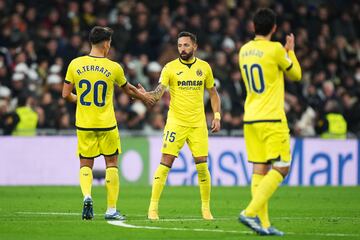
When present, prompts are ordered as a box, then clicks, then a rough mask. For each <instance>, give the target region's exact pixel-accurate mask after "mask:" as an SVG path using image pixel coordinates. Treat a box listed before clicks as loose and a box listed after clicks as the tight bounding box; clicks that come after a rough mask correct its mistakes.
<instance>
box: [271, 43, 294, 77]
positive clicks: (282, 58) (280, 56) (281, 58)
mask: <svg viewBox="0 0 360 240" xmlns="http://www.w3.org/2000/svg"><path fill="white" fill-rule="evenodd" d="M275 58H276V60H277V63H278V65H279V67H280V68H281V69H282V70H283V71H287V70H289V69H290V68H291V67H292V65H293V62H292V61H291V59H290V58H289V56H288V54H287V52H286V50H285V48H284V47H283V46H281V44H280V43H279V44H278V45H277V46H276V56H275Z"/></svg>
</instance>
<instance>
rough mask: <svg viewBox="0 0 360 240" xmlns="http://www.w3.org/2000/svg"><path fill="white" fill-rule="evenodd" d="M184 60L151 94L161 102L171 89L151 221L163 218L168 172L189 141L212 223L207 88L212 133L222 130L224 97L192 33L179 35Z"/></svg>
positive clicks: (205, 209)
mask: <svg viewBox="0 0 360 240" xmlns="http://www.w3.org/2000/svg"><path fill="white" fill-rule="evenodd" d="M177 44H178V46H177V47H178V51H179V55H180V57H179V58H178V59H175V60H173V61H171V62H169V63H167V64H166V65H165V67H164V68H163V70H162V72H161V76H160V80H159V85H158V86H157V88H156V89H155V90H154V91H153V92H150V93H151V94H153V96H154V97H155V99H156V100H159V99H160V98H161V96H162V95H163V93H164V91H165V90H166V89H167V88H169V89H170V98H171V99H170V108H169V112H168V117H167V122H166V126H165V129H164V135H163V146H162V157H161V162H160V165H159V167H158V168H157V170H156V172H155V174H154V180H153V186H152V193H151V202H150V206H149V211H148V218H149V219H151V220H157V219H159V215H158V205H159V200H160V195H161V192H162V190H163V188H164V185H165V182H166V178H167V176H168V172H169V170H170V168H171V166H172V164H173V162H174V160H175V158H176V157H177V156H178V155H179V152H180V150H181V148H182V147H183V146H184V144H185V142H186V143H187V144H188V146H189V148H190V150H191V152H192V155H193V157H194V160H195V164H196V170H197V172H198V181H199V186H200V196H201V203H202V204H201V210H202V217H203V219H205V220H212V219H213V216H212V214H211V212H210V190H211V178H210V173H209V169H208V164H207V156H208V130H207V126H206V120H205V111H204V89H206V90H207V91H208V92H209V94H210V101H211V106H212V110H213V112H214V119H213V120H212V126H211V131H212V132H217V131H219V130H220V98H219V95H218V93H217V91H216V88H215V84H214V77H213V74H212V70H211V68H210V66H209V64H208V63H207V62H205V61H203V60H201V59H199V58H197V57H195V56H194V53H195V51H196V49H197V43H196V36H195V35H194V34H192V33H189V32H181V33H179V35H178V42H177Z"/></svg>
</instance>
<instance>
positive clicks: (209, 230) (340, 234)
mask: <svg viewBox="0 0 360 240" xmlns="http://www.w3.org/2000/svg"><path fill="white" fill-rule="evenodd" d="M107 223H109V224H111V225H115V226H119V227H124V228H135V229H150V230H170V231H193V232H218V233H241V234H252V233H253V232H250V231H238V230H222V229H204V228H177V227H174V228H171V227H154V226H137V225H131V224H127V223H125V221H107ZM285 234H286V235H306V236H326V237H359V236H360V235H359V234H346V233H294V232H286V233H285Z"/></svg>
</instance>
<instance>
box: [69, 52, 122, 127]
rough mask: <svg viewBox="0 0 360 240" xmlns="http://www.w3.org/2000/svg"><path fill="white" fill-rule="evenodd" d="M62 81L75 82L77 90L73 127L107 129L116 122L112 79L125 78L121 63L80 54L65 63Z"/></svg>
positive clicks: (117, 80) (118, 82) (117, 82)
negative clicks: (66, 68) (66, 64)
mask: <svg viewBox="0 0 360 240" xmlns="http://www.w3.org/2000/svg"><path fill="white" fill-rule="evenodd" d="M65 82H67V83H71V84H74V85H75V88H76V94H77V104H76V124H75V125H76V127H77V128H78V129H92V130H109V129H112V128H114V127H115V126H116V125H117V124H116V118H115V112H114V106H113V94H114V83H116V84H118V85H119V86H124V85H125V84H126V83H127V81H126V78H125V75H124V70H123V69H122V67H121V66H120V65H119V64H118V63H116V62H113V61H111V60H109V59H107V58H101V57H93V56H82V57H78V58H75V59H74V60H72V61H71V63H70V64H69V67H68V70H67V73H66V77H65Z"/></svg>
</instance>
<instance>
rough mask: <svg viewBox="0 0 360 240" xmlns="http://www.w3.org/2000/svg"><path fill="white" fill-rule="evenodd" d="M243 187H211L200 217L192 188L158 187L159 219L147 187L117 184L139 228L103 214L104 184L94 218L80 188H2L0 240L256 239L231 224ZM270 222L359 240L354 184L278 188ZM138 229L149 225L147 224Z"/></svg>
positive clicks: (290, 230)
mask: <svg viewBox="0 0 360 240" xmlns="http://www.w3.org/2000/svg"><path fill="white" fill-rule="evenodd" d="M249 191H250V189H249V188H245V187H213V189H212V199H211V206H212V213H213V215H214V217H215V219H216V220H214V221H211V222H209V221H203V220H201V215H200V199H199V198H200V197H199V189H198V188H197V187H169V186H167V187H166V188H165V190H164V192H163V195H162V199H161V203H160V218H161V219H162V220H160V221H157V222H151V221H149V220H147V219H146V213H147V207H148V203H149V197H150V192H151V188H150V187H138V186H131V187H129V186H127V187H121V189H120V199H119V202H118V207H119V209H120V210H121V211H122V212H123V213H124V214H125V215H126V216H127V218H128V220H127V221H126V222H125V223H126V224H129V225H130V226H137V228H125V227H123V226H114V225H110V224H108V223H107V222H106V221H105V220H104V219H103V217H104V211H105V208H106V194H105V188H104V187H102V186H97V187H94V188H93V193H92V194H93V199H94V211H95V219H94V220H93V221H82V220H81V209H82V196H81V192H80V188H79V187H63V186H49V187H37V186H32V187H0V239H3V240H11V239H39V240H44V239H46V240H48V239H96V240H100V239H106V240H111V239H117V240H121V239H127V240H128V239H255V238H257V239H258V238H262V237H259V236H256V235H254V234H253V233H251V232H250V231H249V230H248V229H247V228H245V227H244V226H242V225H241V224H239V223H238V221H237V216H238V214H239V212H240V210H241V209H242V208H244V206H246V204H247V203H248V201H249V198H250V195H249V194H250V192H249ZM270 216H271V219H272V223H273V225H275V226H276V227H278V228H279V229H280V230H283V231H285V233H287V235H286V236H284V237H283V239H326V240H329V239H331V240H332V239H360V228H359V226H360V188H359V187H317V188H315V187H281V188H280V189H279V191H278V192H276V194H275V196H274V197H273V198H272V200H271V203H270ZM144 227H147V228H148V227H151V228H152V229H147V228H144Z"/></svg>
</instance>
